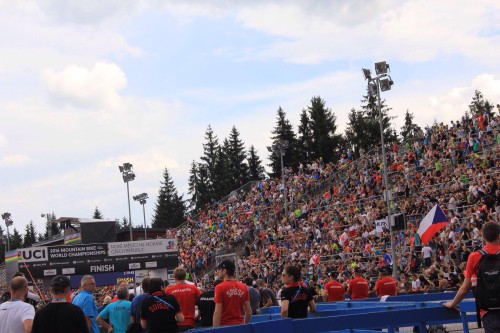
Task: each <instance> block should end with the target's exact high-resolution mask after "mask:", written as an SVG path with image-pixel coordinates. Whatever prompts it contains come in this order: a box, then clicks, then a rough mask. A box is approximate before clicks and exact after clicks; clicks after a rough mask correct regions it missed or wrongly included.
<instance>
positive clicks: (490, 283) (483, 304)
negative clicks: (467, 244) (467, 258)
mask: <svg viewBox="0 0 500 333" xmlns="http://www.w3.org/2000/svg"><path fill="white" fill-rule="evenodd" d="M478 252H479V253H481V255H482V257H481V259H480V260H479V269H478V271H477V287H476V295H475V296H476V301H477V302H478V304H479V307H480V308H481V309H484V310H492V309H500V251H498V252H497V253H496V254H489V253H487V252H486V251H484V250H483V249H481V250H479V251H478Z"/></svg>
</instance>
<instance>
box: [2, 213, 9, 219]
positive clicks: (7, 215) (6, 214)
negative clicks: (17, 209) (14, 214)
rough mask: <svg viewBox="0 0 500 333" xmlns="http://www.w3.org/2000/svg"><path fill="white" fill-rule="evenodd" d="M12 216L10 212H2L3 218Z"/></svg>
mask: <svg viewBox="0 0 500 333" xmlns="http://www.w3.org/2000/svg"><path fill="white" fill-rule="evenodd" d="M9 217H10V213H7V212H6V213H3V214H2V219H4V220H7V219H8V218H9Z"/></svg>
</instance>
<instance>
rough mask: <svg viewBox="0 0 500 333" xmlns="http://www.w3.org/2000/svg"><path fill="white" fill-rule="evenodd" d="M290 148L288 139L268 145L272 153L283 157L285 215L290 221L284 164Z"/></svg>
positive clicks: (282, 176) (282, 173)
mask: <svg viewBox="0 0 500 333" xmlns="http://www.w3.org/2000/svg"><path fill="white" fill-rule="evenodd" d="M287 148H288V141H287V140H278V141H276V142H275V143H274V144H273V145H272V146H271V147H267V150H268V151H269V152H270V153H273V154H275V155H276V156H279V157H280V159H281V178H282V182H283V196H284V198H285V217H286V220H287V221H288V207H287V193H286V192H287V191H286V182H285V167H284V165H283V156H284V155H285V152H286V149H287Z"/></svg>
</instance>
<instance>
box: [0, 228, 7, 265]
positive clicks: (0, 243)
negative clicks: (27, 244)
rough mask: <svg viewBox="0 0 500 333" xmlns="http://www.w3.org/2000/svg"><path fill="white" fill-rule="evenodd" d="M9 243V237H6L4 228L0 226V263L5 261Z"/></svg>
mask: <svg viewBox="0 0 500 333" xmlns="http://www.w3.org/2000/svg"><path fill="white" fill-rule="evenodd" d="M6 243H7V235H4V231H3V228H2V226H1V225H0V263H2V262H4V261H5V249H6V248H7V247H6Z"/></svg>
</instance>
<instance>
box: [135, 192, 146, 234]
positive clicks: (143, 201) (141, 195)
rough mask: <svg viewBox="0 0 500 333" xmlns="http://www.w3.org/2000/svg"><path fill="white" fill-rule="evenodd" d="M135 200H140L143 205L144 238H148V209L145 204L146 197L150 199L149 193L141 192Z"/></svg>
mask: <svg viewBox="0 0 500 333" xmlns="http://www.w3.org/2000/svg"><path fill="white" fill-rule="evenodd" d="M133 198H134V200H135V201H139V203H140V204H141V205H142V214H143V215H144V239H148V236H147V233H146V209H145V208H144V206H145V205H146V199H148V198H149V197H148V194H147V193H141V194H138V195H136V196H134V197H133Z"/></svg>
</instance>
